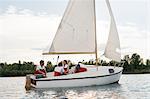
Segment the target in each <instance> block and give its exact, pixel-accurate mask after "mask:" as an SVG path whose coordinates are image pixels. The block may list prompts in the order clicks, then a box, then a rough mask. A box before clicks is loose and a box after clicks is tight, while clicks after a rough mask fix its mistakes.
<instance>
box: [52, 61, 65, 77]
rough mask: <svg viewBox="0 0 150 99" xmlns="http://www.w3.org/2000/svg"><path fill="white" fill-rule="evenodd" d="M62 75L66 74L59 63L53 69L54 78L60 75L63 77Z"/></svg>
mask: <svg viewBox="0 0 150 99" xmlns="http://www.w3.org/2000/svg"><path fill="white" fill-rule="evenodd" d="M63 74H66V72H65V70H64V67H63V64H62V62H60V63H59V64H58V66H57V67H55V69H54V76H60V75H63Z"/></svg>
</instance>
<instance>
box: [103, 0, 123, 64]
mask: <svg viewBox="0 0 150 99" xmlns="http://www.w3.org/2000/svg"><path fill="white" fill-rule="evenodd" d="M106 3H107V6H108V9H109V13H110V17H111V23H110V31H109V36H108V41H107V45H106V48H105V52H104V55H105V56H106V57H107V58H110V59H112V60H115V61H118V62H119V61H121V53H120V41H119V36H118V32H117V28H116V23H115V20H114V16H113V13H112V10H111V7H110V4H109V1H108V0H106Z"/></svg>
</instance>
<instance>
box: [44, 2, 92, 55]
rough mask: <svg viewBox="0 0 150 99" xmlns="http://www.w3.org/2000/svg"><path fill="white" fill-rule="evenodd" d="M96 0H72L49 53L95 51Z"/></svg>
mask: <svg viewBox="0 0 150 99" xmlns="http://www.w3.org/2000/svg"><path fill="white" fill-rule="evenodd" d="M94 10H95V9H94V0H70V2H69V4H68V7H67V9H66V11H65V14H64V16H63V18H62V20H61V23H60V25H59V27H58V30H57V32H56V35H55V37H54V40H53V42H52V44H51V47H50V49H49V52H48V53H47V54H84V53H85V54H86V53H91V54H92V53H95V22H94V18H95V17H94V13H95V12H94Z"/></svg>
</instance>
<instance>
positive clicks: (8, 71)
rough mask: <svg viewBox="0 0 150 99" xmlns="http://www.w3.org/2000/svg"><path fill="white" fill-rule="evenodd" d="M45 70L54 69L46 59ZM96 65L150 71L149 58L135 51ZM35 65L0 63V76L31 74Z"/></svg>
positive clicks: (30, 63)
mask: <svg viewBox="0 0 150 99" xmlns="http://www.w3.org/2000/svg"><path fill="white" fill-rule="evenodd" d="M82 63H83V64H86V65H94V64H95V61H94V60H92V61H91V60H90V61H86V62H85V61H82ZM46 65H47V66H46V70H47V72H51V71H53V70H54V67H55V66H54V65H53V64H52V63H51V62H50V61H48V62H47V64H46ZM98 65H102V66H123V68H124V69H123V73H124V74H134V73H136V74H137V73H150V59H146V61H144V60H143V58H141V57H140V55H138V54H137V53H134V54H132V55H131V56H129V55H125V56H124V58H123V59H122V60H121V62H115V61H109V62H106V61H105V60H99V62H98ZM35 67H36V66H35V65H34V63H33V62H23V63H21V61H19V62H18V63H13V64H8V63H6V62H5V63H0V76H4V77H8V76H25V75H27V74H33V73H34V70H35Z"/></svg>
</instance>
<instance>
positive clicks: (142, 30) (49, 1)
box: [0, 0, 150, 62]
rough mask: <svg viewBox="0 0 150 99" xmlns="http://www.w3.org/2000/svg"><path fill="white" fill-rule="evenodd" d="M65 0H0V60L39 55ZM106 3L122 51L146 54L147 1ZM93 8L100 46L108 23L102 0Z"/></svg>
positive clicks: (149, 24)
mask: <svg viewBox="0 0 150 99" xmlns="http://www.w3.org/2000/svg"><path fill="white" fill-rule="evenodd" d="M68 1H69V0H0V41H1V42H0V44H1V45H0V62H1V61H2V62H4V61H8V62H17V61H18V60H19V59H21V60H25V61H26V60H27V61H35V62H37V61H39V60H40V59H41V58H43V56H41V53H42V50H43V49H44V48H45V47H46V46H47V45H48V44H49V42H51V41H52V38H53V36H54V34H55V32H56V30H57V27H58V25H59V22H60V20H61V17H62V15H63V13H64V11H65V8H66V6H67V3H68ZM110 4H111V7H112V10H113V14H114V17H115V20H116V23H117V28H118V32H119V36H120V40H121V48H122V53H123V55H125V54H131V53H133V52H137V53H139V54H140V55H141V56H142V57H144V58H150V52H149V50H150V45H149V43H150V1H149V0H110ZM96 12H97V13H96V15H97V33H98V41H99V42H100V43H98V44H99V45H100V47H99V49H100V50H103V49H104V48H102V47H103V45H105V43H106V40H107V35H108V33H107V32H108V27H109V14H108V9H107V7H106V3H105V0H96ZM103 36H104V37H103ZM101 46H102V47H101ZM30 56H32V57H30ZM37 57H38V58H37ZM53 57H54V56H53ZM50 58H51V57H50Z"/></svg>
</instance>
